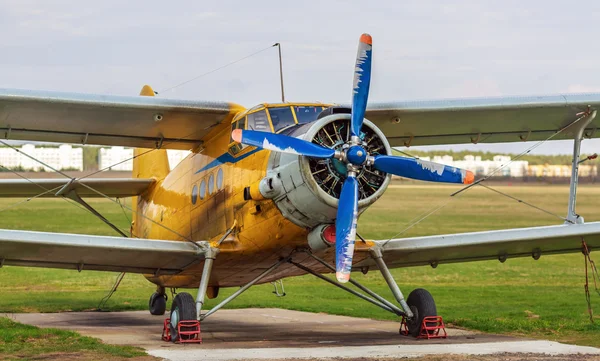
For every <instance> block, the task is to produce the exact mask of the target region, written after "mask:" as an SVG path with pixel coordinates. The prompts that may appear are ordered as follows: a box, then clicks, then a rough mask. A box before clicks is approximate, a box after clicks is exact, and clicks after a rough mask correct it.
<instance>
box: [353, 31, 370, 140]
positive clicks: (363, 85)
mask: <svg viewBox="0 0 600 361" xmlns="http://www.w3.org/2000/svg"><path fill="white" fill-rule="evenodd" d="M372 44H373V39H372V38H371V35H369V34H362V35H361V36H360V41H359V42H358V53H357V54H356V66H355V68H354V88H353V89H352V128H351V132H352V135H354V136H357V137H358V136H360V129H361V128H362V124H363V120H364V118H365V110H366V109H367V99H368V98H369V86H370V84H371V60H372V50H373V46H372Z"/></svg>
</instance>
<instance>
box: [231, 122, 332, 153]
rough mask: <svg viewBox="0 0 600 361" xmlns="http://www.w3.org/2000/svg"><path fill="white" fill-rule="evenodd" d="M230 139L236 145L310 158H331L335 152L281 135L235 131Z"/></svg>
mask: <svg viewBox="0 0 600 361" xmlns="http://www.w3.org/2000/svg"><path fill="white" fill-rule="evenodd" d="M231 137H232V138H233V140H235V141H236V142H238V143H243V144H246V145H252V146H255V147H259V148H263V149H267V150H273V151H276V152H281V153H289V154H297V155H304V156H307V157H312V158H332V157H333V156H334V155H335V150H333V149H329V148H325V147H322V146H320V145H318V144H315V143H311V142H307V141H306V140H303V139H298V138H294V137H289V136H287V135H283V134H273V133H267V132H259V131H257V130H242V129H236V130H234V131H233V132H232V133H231Z"/></svg>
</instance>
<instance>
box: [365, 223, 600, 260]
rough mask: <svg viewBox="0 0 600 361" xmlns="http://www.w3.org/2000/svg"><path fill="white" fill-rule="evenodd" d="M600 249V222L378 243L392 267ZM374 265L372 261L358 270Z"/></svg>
mask: <svg viewBox="0 0 600 361" xmlns="http://www.w3.org/2000/svg"><path fill="white" fill-rule="evenodd" d="M582 240H585V242H586V243H587V245H588V248H590V249H592V248H596V247H600V222H592V223H586V224H573V225H558V226H547V227H532V228H518V229H506V230H500V231H486V232H473V233H459V234H447V235H439V236H427V237H415V238H404V239H392V240H390V241H389V242H388V241H384V240H382V241H375V243H376V244H377V245H378V246H381V247H382V253H383V258H384V259H385V260H386V263H387V264H388V265H389V267H409V266H419V265H427V264H429V265H437V264H439V263H452V262H467V261H479V260H490V259H500V260H502V259H504V258H505V257H506V258H512V257H526V256H535V257H537V256H538V255H540V256H542V255H547V254H558V253H572V252H581V251H582ZM372 265H375V263H374V262H373V260H372V259H370V258H369V259H366V260H365V261H362V262H360V263H357V264H356V265H355V267H363V266H372Z"/></svg>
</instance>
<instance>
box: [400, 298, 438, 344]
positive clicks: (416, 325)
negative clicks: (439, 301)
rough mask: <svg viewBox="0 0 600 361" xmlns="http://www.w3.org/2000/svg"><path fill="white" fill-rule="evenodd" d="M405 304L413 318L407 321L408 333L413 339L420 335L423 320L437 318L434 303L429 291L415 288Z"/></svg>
mask: <svg viewBox="0 0 600 361" xmlns="http://www.w3.org/2000/svg"><path fill="white" fill-rule="evenodd" d="M406 303H407V304H408V307H409V308H410V310H411V311H412V313H413V317H412V318H410V319H408V321H407V326H408V333H409V334H410V335H411V336H413V337H417V336H419V334H420V333H421V325H422V324H423V319H424V318H425V317H429V316H437V308H436V307H435V301H434V300H433V296H431V293H429V291H427V290H426V289H423V288H417V289H415V290H414V291H412V292H411V293H410V294H409V295H408V299H407V301H406ZM429 326H430V325H429V322H427V327H429Z"/></svg>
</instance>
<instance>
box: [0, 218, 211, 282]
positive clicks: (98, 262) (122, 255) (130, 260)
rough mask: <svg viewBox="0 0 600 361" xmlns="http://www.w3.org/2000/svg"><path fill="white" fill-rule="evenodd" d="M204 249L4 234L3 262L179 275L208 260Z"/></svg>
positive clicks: (146, 241)
mask: <svg viewBox="0 0 600 361" xmlns="http://www.w3.org/2000/svg"><path fill="white" fill-rule="evenodd" d="M203 249H204V248H201V247H197V246H195V245H193V244H192V243H190V242H183V241H180V242H178V241H163V240H154V239H152V240H151V239H140V238H121V237H106V236H88V235H79V234H65V233H48V232H30V231H13V230H6V229H2V230H0V262H1V264H4V265H12V266H27V267H29V266H33V267H48V268H63V269H75V270H82V269H83V270H95V271H117V272H134V273H145V274H176V273H179V272H181V271H182V270H184V269H185V268H186V267H188V266H189V265H191V264H193V263H195V262H198V261H199V260H202V259H204V251H203ZM1 264H0V265H1Z"/></svg>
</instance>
